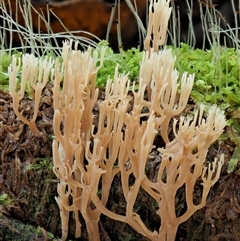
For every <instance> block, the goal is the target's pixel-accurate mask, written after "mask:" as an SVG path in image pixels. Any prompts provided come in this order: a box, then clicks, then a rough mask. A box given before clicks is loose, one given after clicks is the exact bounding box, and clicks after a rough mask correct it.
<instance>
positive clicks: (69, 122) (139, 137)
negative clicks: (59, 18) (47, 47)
mask: <svg viewBox="0 0 240 241" xmlns="http://www.w3.org/2000/svg"><path fill="white" fill-rule="evenodd" d="M158 2H159V3H162V4H159V6H160V7H161V6H164V8H165V9H166V5H167V6H169V1H165V0H162V1H158ZM156 6H157V5H154V7H156ZM151 7H152V6H151ZM166 11H167V12H168V13H167V16H168V18H169V11H170V10H169V7H168V8H167V10H166ZM155 13H158V11H155ZM155 13H153V12H151V13H150V18H151V17H153V16H152V14H155ZM164 16H165V15H164ZM155 19H157V18H155ZM167 20H168V19H167ZM161 21H164V20H161ZM165 21H166V20H165ZM154 25H155V23H152V24H151V28H152V26H154ZM165 25H166V24H165V23H164V25H161V24H160V27H161V26H165ZM165 31H166V30H165ZM162 36H164V34H162ZM164 38H165V37H164ZM145 43H147V45H148V41H146V42H145ZM161 44H162V41H160V45H161ZM154 46H155V48H154V50H153V49H151V48H149V47H147V46H146V51H145V52H144V54H143V59H142V62H141V63H140V73H139V83H138V88H136V86H135V83H133V84H130V80H129V79H128V76H127V74H126V75H121V74H118V70H117V68H116V71H115V75H114V78H113V79H112V80H111V79H109V80H108V81H107V85H106V89H105V99H104V100H103V101H102V102H100V103H99V120H98V124H97V126H95V125H93V119H94V115H93V108H94V105H95V104H96V101H97V98H98V89H96V88H95V81H96V76H97V71H98V69H99V68H100V67H101V66H97V61H99V60H98V57H99V56H98V55H97V52H96V51H94V50H93V49H91V48H89V49H88V50H87V51H85V52H81V51H78V50H77V49H74V50H72V43H71V42H65V43H64V46H63V51H62V58H63V62H62V63H59V61H58V60H56V62H55V67H54V71H53V72H52V75H51V78H52V81H53V84H54V88H53V97H54V104H53V105H54V120H53V128H54V135H55V138H54V141H53V162H54V172H55V174H56V176H57V178H58V179H59V183H58V187H57V190H58V197H56V201H57V203H58V206H59V209H60V215H61V220H62V240H66V238H67V235H68V223H69V213H70V212H73V213H74V218H75V222H76V232H75V235H76V237H81V226H82V224H81V223H80V219H79V214H81V216H82V217H83V219H84V220H85V223H86V228H87V231H88V235H89V240H100V235H99V228H98V221H99V219H100V215H101V214H104V215H105V216H108V217H109V218H111V219H114V220H118V221H121V222H126V223H128V224H129V225H130V226H131V227H132V228H134V229H135V230H136V231H138V232H139V233H141V234H143V235H144V236H146V237H148V238H149V239H150V240H154V241H155V240H165V241H166V240H171V241H172V240H174V238H175V235H176V232H177V228H178V225H179V224H180V223H182V222H184V221H186V220H187V219H188V218H189V217H190V216H191V215H192V214H193V213H194V212H195V211H196V210H198V209H200V208H202V207H203V206H204V205H205V203H206V198H207V194H208V192H209V190H210V188H211V186H212V185H213V184H214V183H215V182H216V181H217V180H218V178H219V175H220V170H221V167H222V165H223V157H221V158H220V160H218V159H215V160H214V161H213V162H212V163H210V164H208V165H206V164H205V159H206V155H207V152H208V148H209V146H210V145H211V143H213V142H214V141H215V140H217V138H218V137H219V136H220V134H221V133H222V132H223V128H224V126H225V117H224V114H223V112H221V111H220V110H219V109H218V108H217V107H216V106H213V107H211V108H210V109H209V111H208V113H207V115H206V117H204V115H203V111H204V107H203V106H200V108H199V110H198V111H196V112H195V114H194V116H193V118H190V117H189V116H187V117H183V116H180V119H179V120H177V119H174V116H176V115H180V114H181V112H182V111H183V110H184V108H185V106H186V104H187V101H188V98H189V95H190V92H191V89H192V86H193V80H194V75H188V74H187V73H184V74H183V76H182V77H181V79H180V81H179V75H178V72H177V70H175V69H174V61H175V57H173V56H172V54H171V51H170V50H166V49H164V50H160V51H159V44H158V43H156V44H155V43H154ZM156 46H158V47H156ZM100 58H101V61H103V58H104V49H103V51H102V53H101V56H100ZM28 60H29V58H28V57H27V56H25V57H24V58H23V76H22V87H23V88H20V90H19V91H20V92H23V91H24V90H23V89H24V88H25V81H26V78H28V79H29V83H30V85H31V86H32V87H33V88H34V91H35V102H36V103H38V101H39V100H38V98H40V95H39V93H40V89H41V88H42V83H45V80H46V76H45V74H49V73H50V69H49V68H51V67H52V65H50V66H48V65H46V64H45V63H42V62H41V60H39V69H38V70H37V71H34V72H32V71H33V69H32V68H33V67H31V68H30V67H29V66H30V65H31V64H32V65H34V66H35V61H31V62H28ZM101 61H100V62H101ZM50 63H52V61H50ZM16 66H17V65H16V60H15V59H14V60H13V64H12V66H11V67H10V71H9V73H10V76H11V78H10V79H11V81H10V85H11V86H10V94H11V95H12V97H13V99H14V106H15V108H14V110H15V111H16V113H18V109H17V103H18V102H19V100H20V99H21V97H22V94H21V93H17V92H16V87H15V81H16V72H15V70H14V68H16ZM42 66H43V67H42ZM35 67H36V66H35ZM42 68H44V71H43V70H42ZM25 73H26V75H25ZM41 77H42V79H41ZM39 78H40V79H39ZM61 83H62V88H60V84H61ZM130 89H131V90H132V91H131V92H132V94H131V95H129V92H130ZM179 89H180V94H178V90H179ZM36 93H37V94H36ZM146 93H147V98H146ZM130 102H131V103H133V104H132V108H130V110H129V108H128V107H129V105H130ZM18 116H19V118H21V115H20V114H18ZM143 117H144V118H143ZM33 120H35V117H33ZM23 121H24V120H23ZM26 123H28V124H30V123H29V122H26ZM170 123H172V125H173V128H172V129H173V135H172V136H171V138H170V137H169V135H168V131H169V129H170ZM61 125H62V126H63V129H61ZM33 130H35V129H34V128H33ZM158 133H160V134H161V136H162V139H163V141H164V142H165V145H164V146H161V147H158V146H157V147H156V148H157V150H158V152H159V155H160V157H161V162H160V164H159V169H158V170H157V171H156V172H157V176H156V179H155V180H154V181H153V180H150V179H149V178H148V176H147V174H146V165H147V163H148V162H149V161H151V152H152V150H153V148H155V147H154V145H153V142H154V139H155V137H156V135H157V134H158ZM117 174H118V175H119V176H120V177H121V184H122V187H121V188H122V191H123V195H124V199H125V201H126V210H125V215H120V214H117V213H114V212H112V211H111V210H109V209H108V208H107V206H106V204H107V202H108V199H109V195H110V189H111V186H112V184H113V179H114V177H115V176H116V175H117ZM130 178H131V182H130ZM199 178H201V179H202V185H203V190H202V199H201V201H200V202H199V203H198V204H196V203H194V202H193V192H194V186H195V183H196V181H197V180H198V179H199ZM133 180H134V181H133ZM130 183H132V184H130ZM99 187H100V188H101V194H99V191H100V190H99ZM182 187H184V188H185V194H186V204H187V209H186V211H185V213H183V214H182V215H180V216H177V215H176V211H175V198H176V194H177V191H178V190H179V189H180V188H182ZM140 189H143V190H144V191H145V192H147V193H148V194H149V196H151V198H153V199H154V200H155V201H156V203H157V207H156V213H157V215H159V217H160V219H161V225H160V227H159V230H154V231H151V230H150V229H149V227H148V226H147V225H146V224H144V222H143V221H142V219H141V217H140V215H139V214H138V213H137V212H136V211H134V205H135V203H136V199H137V195H138V193H139V191H140Z"/></svg>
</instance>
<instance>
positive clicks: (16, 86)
mask: <svg viewBox="0 0 240 241" xmlns="http://www.w3.org/2000/svg"><path fill="white" fill-rule="evenodd" d="M20 66H21V59H20V58H16V57H15V56H13V60H12V63H11V65H10V66H9V68H8V74H9V94H10V95H11V97H12V100H13V110H14V112H15V114H16V115H17V117H18V118H19V119H20V120H21V121H22V122H24V123H25V124H27V125H28V126H29V127H30V128H31V130H32V131H33V132H34V133H35V134H36V135H40V131H39V130H38V128H37V126H36V123H35V122H36V119H37V114H38V108H39V104H40V99H41V95H42V90H43V88H44V87H45V86H46V84H47V82H48V81H49V76H50V73H51V69H52V67H53V60H51V59H47V58H45V59H44V60H43V59H40V60H39V59H38V58H36V57H34V55H32V54H25V55H23V57H22V74H21V79H20V80H19V78H18V73H19V71H20ZM25 91H28V92H32V93H33V97H34V107H33V109H34V114H33V117H32V119H31V120H30V121H29V120H28V119H27V118H26V117H25V116H24V115H23V112H24V110H22V112H20V111H19V104H20V101H21V100H22V98H23V97H24V94H25Z"/></svg>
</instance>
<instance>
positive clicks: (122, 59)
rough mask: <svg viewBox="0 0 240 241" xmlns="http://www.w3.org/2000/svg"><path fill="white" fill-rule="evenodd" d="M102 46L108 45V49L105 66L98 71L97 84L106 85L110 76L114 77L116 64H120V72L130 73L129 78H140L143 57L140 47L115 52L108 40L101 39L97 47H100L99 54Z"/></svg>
mask: <svg viewBox="0 0 240 241" xmlns="http://www.w3.org/2000/svg"><path fill="white" fill-rule="evenodd" d="M102 46H104V47H106V51H105V57H104V62H103V66H102V68H101V69H100V70H99V71H98V76H97V83H96V84H97V86H99V87H104V86H105V85H106V82H107V79H108V78H110V79H113V76H114V72H115V68H116V66H118V72H119V73H125V74H127V73H129V78H130V79H131V80H132V81H134V80H136V79H137V78H138V75H139V69H140V62H141V59H142V52H140V50H139V49H136V48H132V49H129V50H127V51H121V52H120V53H114V52H113V50H112V49H111V48H110V47H109V46H108V43H107V41H101V42H100V43H99V45H98V47H97V48H99V54H100V52H101V47H102Z"/></svg>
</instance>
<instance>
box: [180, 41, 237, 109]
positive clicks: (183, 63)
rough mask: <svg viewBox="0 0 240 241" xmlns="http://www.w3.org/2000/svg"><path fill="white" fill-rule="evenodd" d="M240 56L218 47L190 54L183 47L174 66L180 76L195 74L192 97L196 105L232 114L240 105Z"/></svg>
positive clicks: (186, 48)
mask: <svg viewBox="0 0 240 241" xmlns="http://www.w3.org/2000/svg"><path fill="white" fill-rule="evenodd" d="M239 57H240V52H238V51H236V50H235V49H232V48H223V47H218V48H217V49H216V48H215V49H211V50H206V51H204V50H200V49H196V50H192V49H191V48H189V47H188V46H187V45H185V44H182V46H181V48H179V49H178V51H177V61H176V66H177V68H178V69H179V70H180V72H183V71H187V72H189V73H195V84H194V87H193V90H192V93H191V97H192V98H193V100H194V101H195V102H203V103H205V104H208V105H212V104H217V105H218V106H219V107H220V108H221V109H224V110H227V109H229V110H235V109H236V108H238V106H239V104H240V97H239V96H238V95H237V93H239V92H240V81H239V76H240V72H239V71H240V70H239V64H240V60H239Z"/></svg>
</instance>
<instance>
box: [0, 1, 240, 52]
mask: <svg viewBox="0 0 240 241" xmlns="http://www.w3.org/2000/svg"><path fill="white" fill-rule="evenodd" d="M4 2H5V4H6V6H7V9H9V3H10V4H11V7H12V16H13V18H15V13H16V12H18V22H19V23H20V24H22V25H25V20H24V19H23V18H22V16H21V11H20V10H19V6H15V5H16V1H15V0H4ZM18 2H19V4H21V5H22V6H23V5H24V2H25V1H24V0H23V1H18ZM132 2H133V1H132ZM135 2H136V5H137V12H138V15H139V17H140V18H141V20H142V23H143V25H144V26H146V1H145V0H135ZM233 2H234V8H235V9H233V6H232V1H231V0H228V1H221V0H213V1H210V0H172V2H171V5H175V14H176V17H177V20H175V24H176V25H177V26H178V28H179V33H180V41H179V40H178V41H177V42H178V43H179V42H181V41H182V42H186V43H189V44H191V45H193V46H194V47H199V48H202V47H203V45H204V47H206V48H208V47H209V42H208V40H207V37H206V36H205V35H206V34H204V32H206V31H207V32H208V33H209V35H210V36H212V32H211V29H212V27H213V26H212V24H214V25H215V24H216V25H218V24H220V25H221V28H222V29H228V28H229V27H231V28H234V27H236V26H237V25H238V23H237V24H236V19H235V16H236V18H237V22H239V1H238V0H233ZM31 3H32V4H33V6H34V7H35V8H36V10H37V11H38V12H39V13H40V14H41V15H42V16H43V15H44V16H45V18H46V19H49V21H50V24H49V25H50V28H51V29H52V30H53V32H54V33H59V32H63V31H65V30H66V29H68V30H69V31H79V30H82V31H87V32H90V33H92V34H94V35H96V36H97V37H99V38H100V39H106V34H107V28H108V24H109V20H110V16H111V12H112V8H113V4H114V3H115V1H114V0H102V1H99V0H66V1H62V0H53V1H51V0H50V1H45V0H39V1H37V0H32V1H31ZM200 4H201V6H202V10H203V14H204V13H205V12H206V11H209V12H211V11H213V9H214V8H216V10H217V11H219V12H216V15H215V19H212V20H210V19H208V18H206V17H203V19H205V21H206V23H207V26H206V29H207V30H206V31H203V26H202V21H201V16H200V15H201V14H200ZM47 5H48V6H47ZM119 5H120V17H119V16H118V9H117V8H116V11H115V15H114V17H113V23H112V26H111V31H110V34H109V39H108V40H109V42H110V45H111V46H112V47H113V48H114V50H115V51H117V49H118V47H119V43H118V34H117V25H118V26H119V28H120V29H121V38H122V46H120V47H123V48H124V49H128V48H130V47H133V46H134V47H135V46H138V45H139V44H141V43H142V41H139V29H138V25H137V21H136V19H135V17H134V15H133V14H132V12H131V10H130V9H129V7H128V6H127V4H126V3H125V1H124V0H120V4H119ZM189 9H190V10H189ZM207 9H208V10H207ZM49 10H50V11H49ZM9 12H10V11H9ZM179 16H180V17H179ZM59 19H60V20H61V22H62V24H63V25H64V26H65V27H66V29H64V27H63V26H62V24H61V22H60V21H59ZM189 19H191V21H189ZM178 20H179V21H178ZM32 21H33V29H34V31H35V32H39V31H41V33H47V32H48V30H47V27H46V24H44V23H43V22H42V21H41V20H40V19H39V17H38V16H37V14H36V12H34V11H32ZM210 22H211V23H210ZM189 23H190V25H189ZM171 25H172V23H171ZM189 26H192V29H193V31H192V30H189ZM178 28H175V31H177V29H178ZM189 32H194V34H190V35H192V36H191V37H192V38H190V39H189ZM215 34H216V33H215ZM217 34H218V33H217ZM76 35H81V36H85V37H90V36H89V35H86V34H83V33H81V34H79V33H76ZM222 35H223V34H222ZM204 38H206V40H204ZM18 40H19V39H18V36H17V35H15V37H14V45H16V46H17V45H20V44H19V41H18ZM60 41H62V39H61V40H60ZM169 43H170V44H172V41H171V40H169ZM221 43H222V44H225V42H224V38H223V36H221ZM226 43H227V45H228V46H232V45H233V43H232V40H230V39H229V38H227V39H226Z"/></svg>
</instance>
